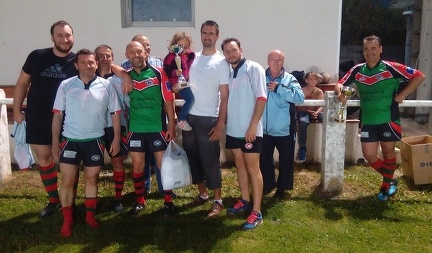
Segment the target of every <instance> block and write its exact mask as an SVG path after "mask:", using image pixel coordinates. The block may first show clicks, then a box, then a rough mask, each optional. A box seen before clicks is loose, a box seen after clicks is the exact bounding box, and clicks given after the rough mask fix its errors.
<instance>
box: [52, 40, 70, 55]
mask: <svg viewBox="0 0 432 253" xmlns="http://www.w3.org/2000/svg"><path fill="white" fill-rule="evenodd" d="M54 46H55V48H56V49H57V51H59V52H60V53H62V54H67V53H69V52H70V51H71V49H72V47H73V43H72V42H71V43H70V44H69V45H67V47H66V48H62V46H61V45H60V44H57V43H55V44H54Z"/></svg>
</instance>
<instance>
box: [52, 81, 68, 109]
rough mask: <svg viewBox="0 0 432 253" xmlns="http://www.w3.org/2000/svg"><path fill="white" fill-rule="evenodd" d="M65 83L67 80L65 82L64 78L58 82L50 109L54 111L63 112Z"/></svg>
mask: <svg viewBox="0 0 432 253" xmlns="http://www.w3.org/2000/svg"><path fill="white" fill-rule="evenodd" d="M67 84H68V82H66V80H65V81H63V82H61V83H60V85H59V87H58V89H57V93H56V97H55V100H54V106H53V110H52V111H53V112H54V113H60V112H64V111H65V109H66V85H67Z"/></svg>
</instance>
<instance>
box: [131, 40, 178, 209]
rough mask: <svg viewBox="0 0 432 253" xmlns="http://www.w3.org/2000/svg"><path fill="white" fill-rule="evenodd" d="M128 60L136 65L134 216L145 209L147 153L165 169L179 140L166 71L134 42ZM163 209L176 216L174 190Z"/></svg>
mask: <svg viewBox="0 0 432 253" xmlns="http://www.w3.org/2000/svg"><path fill="white" fill-rule="evenodd" d="M126 57H127V58H128V59H129V61H130V62H131V64H132V66H133V68H132V69H131V70H130V71H129V74H130V76H131V78H132V81H133V84H134V87H133V89H132V91H131V92H130V93H129V98H130V111H129V134H128V148H129V153H130V156H131V158H132V178H133V182H134V188H135V195H136V203H135V204H134V206H133V208H132V209H131V210H130V213H131V214H132V215H137V214H138V213H139V212H140V211H141V210H142V209H144V207H145V199H144V164H145V153H146V152H152V153H154V155H155V158H156V163H157V167H158V168H161V163H162V156H163V154H164V152H165V149H166V148H167V142H169V141H172V140H174V138H175V118H174V106H173V101H174V96H173V94H172V92H171V90H170V85H169V81H168V77H167V75H166V74H165V72H164V71H163V70H162V69H161V68H158V67H153V66H151V65H149V64H148V63H147V62H146V58H147V53H146V51H145V50H144V47H143V45H142V44H140V43H139V42H136V41H132V42H130V43H129V44H128V45H127V47H126ZM167 118H168V123H167V122H166V119H167ZM163 209H164V211H165V214H172V213H173V210H174V206H173V203H172V191H171V190H169V191H164V207H163Z"/></svg>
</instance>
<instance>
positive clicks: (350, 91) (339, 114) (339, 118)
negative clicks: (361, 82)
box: [333, 86, 356, 123]
mask: <svg viewBox="0 0 432 253" xmlns="http://www.w3.org/2000/svg"><path fill="white" fill-rule="evenodd" d="M340 92H341V94H342V95H344V96H345V97H346V98H347V99H348V98H350V97H352V96H354V95H355V93H356V90H355V89H354V88H353V87H349V86H344V87H342V88H341V89H340ZM345 104H346V102H345V103H342V102H339V105H338V110H337V111H336V113H335V116H334V117H333V118H334V120H335V121H336V122H338V123H342V122H344V121H345V120H346V116H345V114H344V111H345Z"/></svg>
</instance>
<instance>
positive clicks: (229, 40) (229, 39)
mask: <svg viewBox="0 0 432 253" xmlns="http://www.w3.org/2000/svg"><path fill="white" fill-rule="evenodd" d="M233 41H234V42H235V43H236V44H237V46H238V47H239V48H241V44H240V41H239V40H238V39H236V38H226V39H224V40H223V41H222V44H221V49H222V51H224V46H225V44H227V43H230V42H233Z"/></svg>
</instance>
